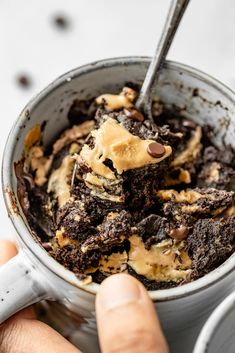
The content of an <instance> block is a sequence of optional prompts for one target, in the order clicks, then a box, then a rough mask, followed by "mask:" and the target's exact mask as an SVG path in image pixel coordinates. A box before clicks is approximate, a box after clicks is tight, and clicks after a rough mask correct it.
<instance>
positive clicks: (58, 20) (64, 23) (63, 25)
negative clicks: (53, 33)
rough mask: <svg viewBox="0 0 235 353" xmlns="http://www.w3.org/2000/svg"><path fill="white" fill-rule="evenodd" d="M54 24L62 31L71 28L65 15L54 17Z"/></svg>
mask: <svg viewBox="0 0 235 353" xmlns="http://www.w3.org/2000/svg"><path fill="white" fill-rule="evenodd" d="M52 20H53V24H54V25H55V26H56V27H57V28H58V29H61V30H65V29H68V28H69V27H70V24H71V23H70V20H69V18H68V17H67V15H65V14H57V15H54V16H53V18H52Z"/></svg>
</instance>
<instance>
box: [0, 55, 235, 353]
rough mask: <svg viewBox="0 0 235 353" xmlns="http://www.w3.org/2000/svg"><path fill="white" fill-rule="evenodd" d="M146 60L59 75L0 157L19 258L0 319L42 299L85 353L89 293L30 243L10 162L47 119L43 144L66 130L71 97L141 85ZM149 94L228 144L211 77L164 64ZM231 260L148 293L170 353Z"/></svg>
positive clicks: (223, 107) (0, 303) (233, 277)
mask: <svg viewBox="0 0 235 353" xmlns="http://www.w3.org/2000/svg"><path fill="white" fill-rule="evenodd" d="M148 65H149V58H141V57H128V58H117V59H109V60H104V61H99V62H96V63H92V64H89V65H86V66H83V67H80V68H77V69H75V70H73V71H70V72H69V73H67V74H65V75H63V76H61V77H59V78H58V79H57V80H55V81H54V82H53V83H52V84H51V85H49V86H48V87H47V88H46V89H45V90H43V91H42V92H41V93H40V94H39V95H38V96H36V97H35V98H33V99H32V100H31V102H29V104H28V105H27V106H26V107H25V109H24V110H23V112H22V113H21V115H20V117H19V118H18V119H17V121H16V123H15V125H14V126H13V128H12V130H11V132H10V135H9V138H8V141H7V144H6V148H5V152H4V159H3V168H2V180H3V192H4V197H5V202H6V206H7V209H8V213H9V216H10V218H11V220H12V223H13V225H14V227H15V229H16V231H17V234H18V238H17V239H18V242H19V249H20V250H19V254H18V255H17V256H16V257H15V258H14V259H12V260H11V261H10V262H9V263H7V264H6V265H4V266H3V267H1V268H0V322H2V321H4V320H5V319H7V318H8V317H9V316H10V315H12V314H14V313H15V312H17V311H18V310H20V309H22V308H23V307H25V306H27V305H29V304H32V303H35V302H38V301H41V300H43V299H49V300H51V301H55V302H47V303H46V304H45V305H46V307H47V310H48V312H47V314H48V315H49V316H50V322H51V323H52V324H53V325H54V326H56V328H57V329H58V330H59V331H60V332H62V333H63V334H64V335H65V336H67V337H68V336H69V337H70V339H71V340H72V341H73V342H75V343H77V342H78V344H79V345H80V347H81V348H82V349H83V350H84V352H86V353H88V352H89V353H90V352H92V353H95V352H98V351H99V350H98V345H97V329H96V320H95V305H94V303H95V294H96V291H97V289H98V288H99V285H98V284H96V283H92V284H90V285H88V286H86V287H84V286H82V285H81V284H80V281H79V280H78V279H77V278H76V276H75V275H74V274H73V273H72V272H69V271H68V270H66V269H65V268H64V267H62V266H61V265H60V264H59V263H57V262H56V261H55V260H54V259H53V258H51V257H50V256H49V255H48V254H47V252H46V251H45V250H44V249H42V248H41V247H40V246H39V245H38V244H37V242H36V241H35V240H34V239H33V238H32V235H31V234H30V229H29V227H28V225H27V221H26V220H25V217H24V215H23V213H22V210H21V209H20V206H19V203H18V200H17V196H16V177H15V174H14V162H17V161H18V160H19V159H20V158H21V155H22V151H23V141H24V138H25V135H26V133H27V131H28V130H29V129H30V128H32V127H33V126H35V124H42V123H43V121H45V120H46V121H47V124H46V127H45V130H44V144H45V145H47V144H49V143H50V142H51V141H52V139H53V138H54V137H55V136H56V135H57V134H58V132H60V131H62V130H63V129H64V128H65V127H66V126H68V120H67V113H68V110H69V108H70V106H71V104H72V102H73V100H74V99H75V98H76V97H79V98H81V99H84V98H91V97H95V96H97V95H99V94H101V93H105V92H118V91H119V90H120V89H121V88H122V87H123V86H124V85H125V83H126V82H135V83H139V84H141V82H142V81H143V78H144V76H145V73H146V69H147V67H148ZM156 94H157V95H159V96H160V98H161V99H162V100H163V101H164V102H165V104H166V105H167V106H169V107H172V106H177V107H178V108H179V109H180V110H181V113H182V114H185V115H187V116H189V117H191V118H192V119H193V120H195V121H196V122H198V123H199V124H208V125H210V126H212V127H214V129H215V132H216V139H215V143H217V144H218V145H221V144H222V143H225V144H232V145H233V146H234V147H235V119H234V116H235V115H234V107H235V96H234V93H233V92H231V91H230V90H229V89H228V88H226V87H225V86H224V85H222V84H221V83H219V82H218V81H216V80H215V79H213V78H211V77H209V76H207V75H205V74H203V73H201V72H199V71H197V70H195V69H193V68H190V67H187V66H185V65H182V64H178V63H173V62H167V63H166V65H165V67H164V68H163V70H162V74H161V77H160V81H159V84H158V87H157V91H156ZM234 267H235V255H232V256H231V257H230V258H229V259H228V260H227V261H226V262H225V263H224V264H222V265H221V266H220V267H219V268H217V269H216V270H214V271H212V272H211V273H209V274H207V275H206V276H204V277H203V278H200V279H198V280H196V281H195V282H192V283H189V284H185V285H183V286H179V287H177V288H172V289H164V290H158V291H150V292H149V295H150V297H151V298H152V300H153V301H154V303H155V306H156V309H157V311H158V314H159V316H160V319H161V323H162V326H163V329H164V331H165V334H166V336H167V339H168V342H169V344H170V347H171V352H172V353H189V352H191V351H192V347H193V345H194V342H195V340H196V337H197V334H198V333H199V331H200V329H201V327H202V325H203V323H204V322H205V320H206V319H207V317H208V316H209V315H210V313H211V312H212V311H213V309H214V308H215V307H216V306H217V305H218V303H219V302H221V301H222V299H223V298H225V297H226V296H227V295H228V294H229V293H230V292H231V291H232V290H233V287H234V281H235V271H234ZM78 326H79V327H78Z"/></svg>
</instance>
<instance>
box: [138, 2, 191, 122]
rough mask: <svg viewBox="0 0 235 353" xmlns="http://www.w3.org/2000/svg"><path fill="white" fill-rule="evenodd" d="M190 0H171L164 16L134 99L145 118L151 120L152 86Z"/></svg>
mask: <svg viewBox="0 0 235 353" xmlns="http://www.w3.org/2000/svg"><path fill="white" fill-rule="evenodd" d="M189 1H190V0H172V1H171V6H170V9H169V12H168V15H167V18H166V22H165V25H164V28H163V31H162V34H161V38H160V41H159V43H158V46H157V49H156V52H155V54H154V56H153V58H152V61H151V63H150V65H149V68H148V71H147V74H146V76H145V79H144V82H143V85H142V88H141V90H140V93H139V97H138V99H137V101H136V104H135V106H136V108H137V109H138V110H140V111H141V112H142V113H143V114H144V115H145V117H146V118H148V119H150V120H152V121H153V117H152V109H151V107H152V98H153V97H152V94H153V88H154V86H155V85H156V82H157V80H158V78H159V74H160V71H161V68H162V66H163V64H164V61H165V58H166V55H167V53H168V51H169V49H170V46H171V43H172V41H173V39H174V36H175V33H176V31H177V28H178V27H179V24H180V21H181V19H182V17H183V14H184V12H185V10H186V8H187V6H188V4H189Z"/></svg>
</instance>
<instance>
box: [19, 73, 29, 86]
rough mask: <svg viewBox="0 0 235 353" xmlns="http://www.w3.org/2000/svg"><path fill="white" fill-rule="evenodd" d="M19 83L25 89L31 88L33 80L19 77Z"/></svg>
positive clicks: (22, 76)
mask: <svg viewBox="0 0 235 353" xmlns="http://www.w3.org/2000/svg"><path fill="white" fill-rule="evenodd" d="M17 83H18V84H19V85H20V86H21V87H24V88H28V87H30V86H31V79H30V78H29V77H28V76H27V75H19V76H18V77H17Z"/></svg>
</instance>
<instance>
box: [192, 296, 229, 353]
mask: <svg viewBox="0 0 235 353" xmlns="http://www.w3.org/2000/svg"><path fill="white" fill-rule="evenodd" d="M232 308H233V309H235V292H232V293H231V294H230V295H229V296H227V297H226V298H225V299H224V300H223V301H222V302H221V303H220V304H219V306H217V308H216V309H215V310H214V311H213V312H212V314H211V315H210V316H209V318H208V319H207V321H206V323H205V324H204V326H203V328H202V330H201V332H200V334H199V336H198V338H197V341H196V345H195V347H194V350H193V353H208V349H209V344H210V342H211V341H212V340H213V338H214V336H215V335H216V333H217V331H218V329H219V327H220V324H221V323H222V322H223V321H224V320H225V319H226V317H227V315H228V314H229V312H230V311H231V309H232Z"/></svg>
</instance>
